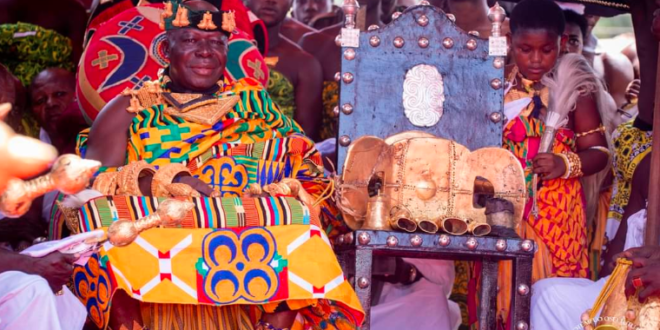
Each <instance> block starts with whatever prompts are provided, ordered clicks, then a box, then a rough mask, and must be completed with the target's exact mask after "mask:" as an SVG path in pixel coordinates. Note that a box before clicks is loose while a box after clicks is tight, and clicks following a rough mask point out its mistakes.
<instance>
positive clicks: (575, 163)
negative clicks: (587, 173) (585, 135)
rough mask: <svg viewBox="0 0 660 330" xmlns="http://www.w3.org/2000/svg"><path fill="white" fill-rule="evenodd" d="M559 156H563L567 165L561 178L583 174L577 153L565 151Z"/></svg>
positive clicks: (576, 176)
mask: <svg viewBox="0 0 660 330" xmlns="http://www.w3.org/2000/svg"><path fill="white" fill-rule="evenodd" d="M560 156H561V157H562V158H564V161H565V162H566V164H567V165H568V166H567V167H566V173H564V176H563V177H562V178H563V179H570V178H579V177H581V176H583V175H584V173H582V161H581V160H580V156H578V154H576V153H574V152H567V153H565V154H561V155H560Z"/></svg>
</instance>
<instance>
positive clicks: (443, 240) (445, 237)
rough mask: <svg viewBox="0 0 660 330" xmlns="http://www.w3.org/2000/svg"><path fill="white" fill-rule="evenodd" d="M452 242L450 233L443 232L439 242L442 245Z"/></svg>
mask: <svg viewBox="0 0 660 330" xmlns="http://www.w3.org/2000/svg"><path fill="white" fill-rule="evenodd" d="M450 243H451V238H450V237H449V235H445V234H442V235H440V237H439V238H438V244H439V245H440V246H442V247H446V246H449V244H450Z"/></svg>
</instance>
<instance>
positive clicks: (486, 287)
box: [479, 258, 499, 330]
mask: <svg viewBox="0 0 660 330" xmlns="http://www.w3.org/2000/svg"><path fill="white" fill-rule="evenodd" d="M481 264H482V269H481V292H480V297H479V305H480V306H479V330H495V329H496V328H497V324H496V320H497V272H498V265H499V264H498V262H497V260H493V259H489V258H484V259H483V260H482V262H481Z"/></svg>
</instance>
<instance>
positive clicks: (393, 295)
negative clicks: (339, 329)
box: [371, 259, 461, 330]
mask: <svg viewBox="0 0 660 330" xmlns="http://www.w3.org/2000/svg"><path fill="white" fill-rule="evenodd" d="M403 261H404V263H405V264H406V265H407V268H406V271H405V272H404V273H405V274H404V276H403V277H406V276H409V277H410V279H408V280H407V281H405V280H404V281H402V282H404V283H406V282H408V283H409V282H412V284H404V283H396V284H393V283H385V285H384V286H383V291H382V293H381V296H380V299H378V304H377V305H375V306H372V307H371V329H374V330H399V329H416V330H455V329H458V327H459V325H460V324H461V311H460V308H459V307H458V304H456V303H455V302H453V301H451V300H449V299H448V297H449V294H450V293H451V289H452V286H453V285H454V262H453V261H447V260H431V259H403ZM408 274H409V275H408Z"/></svg>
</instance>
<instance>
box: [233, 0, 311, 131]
mask: <svg viewBox="0 0 660 330" xmlns="http://www.w3.org/2000/svg"><path fill="white" fill-rule="evenodd" d="M246 5H247V6H248V8H249V9H250V10H251V11H252V12H253V13H255V14H256V15H257V16H258V17H259V18H260V19H261V20H262V21H264V23H265V24H266V27H267V28H268V57H267V58H266V63H268V66H269V69H270V70H269V73H270V77H269V79H268V86H267V90H268V93H269V94H270V96H271V97H272V98H273V101H275V103H276V104H277V105H278V107H279V108H280V111H282V113H283V114H285V115H286V116H288V117H289V118H291V119H294V120H295V121H296V122H297V123H298V124H300V126H302V128H303V130H304V131H305V135H307V136H308V137H310V138H312V139H313V140H318V136H319V134H318V133H319V129H320V128H321V114H322V112H323V108H322V102H321V101H322V100H321V92H322V89H323V76H322V74H323V73H322V70H321V65H320V64H319V62H318V61H317V60H316V59H315V58H314V57H313V56H312V55H310V54H309V53H307V52H305V51H303V50H302V48H300V46H298V45H297V44H295V43H293V42H292V41H290V40H289V39H287V38H286V37H284V36H283V35H282V34H281V29H282V27H283V24H284V20H285V18H286V13H287V12H289V10H290V9H291V0H248V1H247V2H246Z"/></svg>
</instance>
